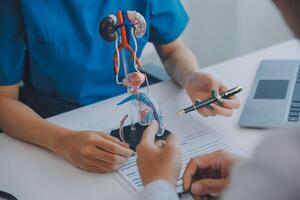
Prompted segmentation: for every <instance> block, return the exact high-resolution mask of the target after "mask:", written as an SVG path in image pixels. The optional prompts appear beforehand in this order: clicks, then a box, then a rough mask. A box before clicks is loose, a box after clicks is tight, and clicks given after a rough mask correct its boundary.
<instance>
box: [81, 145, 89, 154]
mask: <svg viewBox="0 0 300 200" xmlns="http://www.w3.org/2000/svg"><path fill="white" fill-rule="evenodd" d="M80 153H81V155H83V156H88V155H90V154H91V149H90V148H89V147H87V146H84V147H82V148H81V149H80Z"/></svg>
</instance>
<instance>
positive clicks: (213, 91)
mask: <svg viewBox="0 0 300 200" xmlns="http://www.w3.org/2000/svg"><path fill="white" fill-rule="evenodd" d="M218 94H219V93H218V92H217V91H216V90H211V96H212V97H217V96H218Z"/></svg>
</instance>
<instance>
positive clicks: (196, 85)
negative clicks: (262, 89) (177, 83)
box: [185, 72, 240, 117]
mask: <svg viewBox="0 0 300 200" xmlns="http://www.w3.org/2000/svg"><path fill="white" fill-rule="evenodd" d="M185 89H186V92H187V94H188V95H189V96H190V98H191V100H192V101H193V102H195V101H197V100H205V99H207V98H209V97H211V96H213V95H218V94H219V93H222V92H225V91H227V90H228V89H227V88H226V86H225V85H224V84H223V83H221V82H219V81H218V80H215V79H214V78H213V77H212V76H211V75H209V74H206V73H203V72H194V73H193V74H192V75H190V77H189V78H188V79H187V81H186V85H185ZM239 107H240V103H239V101H238V99H237V98H236V97H235V96H232V97H230V98H228V99H221V100H220V101H219V102H218V103H215V104H211V106H208V107H206V108H201V109H199V110H198V112H199V113H200V114H202V115H203V116H204V117H208V116H216V115H222V116H231V115H232V113H233V109H237V108H239Z"/></svg>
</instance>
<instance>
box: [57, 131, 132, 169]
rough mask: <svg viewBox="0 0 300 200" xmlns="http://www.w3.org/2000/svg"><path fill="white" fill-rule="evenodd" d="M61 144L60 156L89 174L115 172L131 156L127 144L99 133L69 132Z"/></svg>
mask: <svg viewBox="0 0 300 200" xmlns="http://www.w3.org/2000/svg"><path fill="white" fill-rule="evenodd" d="M61 143H62V144H61V149H60V152H59V153H60V154H62V155H63V156H64V157H65V158H66V159H67V160H69V161H70V162H71V163H72V164H74V165H75V166H76V167H79V168H81V169H84V170H86V171H91V172H99V173H108V172H112V171H115V170H117V169H118V168H120V166H121V165H122V164H123V163H124V162H126V161H127V159H128V158H129V157H130V156H131V155H132V154H133V151H132V150H130V149H129V146H128V144H125V143H122V142H120V141H119V140H118V139H117V138H114V137H111V136H109V135H107V134H105V133H101V132H70V133H69V134H68V135H67V136H66V137H64V140H63V141H62V142H61Z"/></svg>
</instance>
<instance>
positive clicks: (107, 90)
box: [0, 0, 188, 117]
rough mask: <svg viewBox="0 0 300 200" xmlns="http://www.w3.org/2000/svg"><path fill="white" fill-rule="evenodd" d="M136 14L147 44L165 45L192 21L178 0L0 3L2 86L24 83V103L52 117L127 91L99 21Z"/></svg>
mask: <svg viewBox="0 0 300 200" xmlns="http://www.w3.org/2000/svg"><path fill="white" fill-rule="evenodd" d="M119 10H136V11H138V12H140V13H141V14H142V15H143V16H144V17H145V19H146V21H147V26H148V27H147V32H146V34H145V36H144V37H143V38H140V39H138V45H139V51H138V56H140V55H141V52H142V50H143V48H144V46H145V45H146V43H147V42H148V41H150V42H153V43H158V44H167V43H170V42H172V41H174V40H176V39H177V38H178V37H179V36H180V35H181V33H182V32H183V30H184V28H185V26H186V24H187V22H188V16H187V14H186V12H185V10H184V8H183V6H182V4H181V3H180V1H179V0H81V1H75V0H49V1H42V0H19V1H17V0H0V85H2V86H7V85H14V84H16V83H18V82H20V81H22V80H23V82H24V86H23V87H22V88H21V90H20V100H21V101H22V102H23V103H25V104H27V105H28V106H30V107H31V108H32V109H33V110H35V111H36V112H37V113H38V114H40V115H41V116H42V117H49V116H52V115H55V114H58V113H61V112H64V111H67V110H71V109H74V108H77V107H80V106H83V105H88V104H91V103H94V102H97V101H100V100H103V99H105V98H109V97H112V96H115V95H118V94H121V93H124V92H126V88H125V87H123V86H119V85H117V84H116V83H115V75H114V71H113V54H114V52H115V49H114V43H107V42H105V41H104V40H103V39H102V38H101V37H100V35H99V32H98V27H99V23H100V22H101V20H102V19H103V18H104V17H106V16H108V15H110V14H115V15H116V14H117V12H118V11H119Z"/></svg>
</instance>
